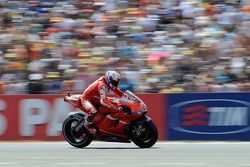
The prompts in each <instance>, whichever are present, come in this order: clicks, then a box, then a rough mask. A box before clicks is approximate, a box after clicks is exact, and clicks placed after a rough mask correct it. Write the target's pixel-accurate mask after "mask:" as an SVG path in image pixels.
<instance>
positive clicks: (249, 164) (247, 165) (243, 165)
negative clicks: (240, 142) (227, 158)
mask: <svg viewBox="0 0 250 167" xmlns="http://www.w3.org/2000/svg"><path fill="white" fill-rule="evenodd" d="M240 166H250V164H240Z"/></svg>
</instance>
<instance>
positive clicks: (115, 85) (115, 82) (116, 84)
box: [110, 78, 120, 87]
mask: <svg viewBox="0 0 250 167" xmlns="http://www.w3.org/2000/svg"><path fill="white" fill-rule="evenodd" d="M110 83H111V84H112V85H113V86H114V87H117V86H118V85H119V83H120V80H118V81H116V80H114V79H113V78H110Z"/></svg>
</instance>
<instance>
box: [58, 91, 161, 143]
mask: <svg viewBox="0 0 250 167" xmlns="http://www.w3.org/2000/svg"><path fill="white" fill-rule="evenodd" d="M125 93H126V95H127V96H126V98H124V97H123V98H116V97H108V98H109V100H110V101H111V102H112V103H114V104H116V105H120V106H122V109H123V111H122V112H119V113H115V111H112V112H113V114H110V113H112V112H111V111H110V108H108V107H106V106H105V105H99V106H95V107H96V108H97V110H98V112H97V113H96V115H95V121H94V123H93V127H94V128H96V130H97V133H96V134H92V133H90V132H89V131H88V130H87V128H85V126H84V122H85V119H86V116H87V114H86V112H85V109H84V108H83V107H82V106H81V95H70V93H68V94H67V96H65V99H64V100H65V101H66V102H68V103H70V104H71V105H73V106H74V107H76V108H78V109H80V110H82V111H83V112H82V111H77V112H71V113H69V116H68V117H67V118H66V119H65V120H64V122H63V126H62V132H63V136H64V138H65V140H66V141H67V142H68V143H69V144H71V145H72V146H74V147H77V148H84V147H86V146H88V145H89V144H90V143H91V142H92V140H101V141H108V142H123V143H130V142H131V141H132V142H133V143H135V144H136V145H137V146H139V147H140V148H150V147H152V146H153V145H154V144H155V143H156V141H157V140H158V130H157V127H156V126H155V124H154V122H153V121H152V119H151V118H149V117H148V116H146V114H147V107H146V105H145V104H144V102H143V101H142V100H141V99H140V98H139V97H137V96H136V95H135V94H133V93H132V92H130V91H126V92H125ZM107 111H109V112H107Z"/></svg>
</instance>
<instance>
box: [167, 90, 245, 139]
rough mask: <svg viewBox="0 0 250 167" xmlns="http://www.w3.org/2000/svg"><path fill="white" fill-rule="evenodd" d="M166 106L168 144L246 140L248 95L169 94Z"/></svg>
mask: <svg viewBox="0 0 250 167" xmlns="http://www.w3.org/2000/svg"><path fill="white" fill-rule="evenodd" d="M167 106H168V107H167V113H168V114H167V120H168V139H170V140H250V113H249V112H250V93H184V94H169V95H168V98H167Z"/></svg>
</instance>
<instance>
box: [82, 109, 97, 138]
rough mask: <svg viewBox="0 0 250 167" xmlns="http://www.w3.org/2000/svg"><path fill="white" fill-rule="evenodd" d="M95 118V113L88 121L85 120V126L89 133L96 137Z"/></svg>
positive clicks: (91, 114)
mask: <svg viewBox="0 0 250 167" xmlns="http://www.w3.org/2000/svg"><path fill="white" fill-rule="evenodd" d="M94 117H95V115H94V114H93V113H90V114H89V115H88V116H87V119H85V122H84V126H85V128H86V129H87V130H88V131H89V133H90V134H92V135H93V136H95V135H96V132H97V131H96V128H94V127H93V122H94Z"/></svg>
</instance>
